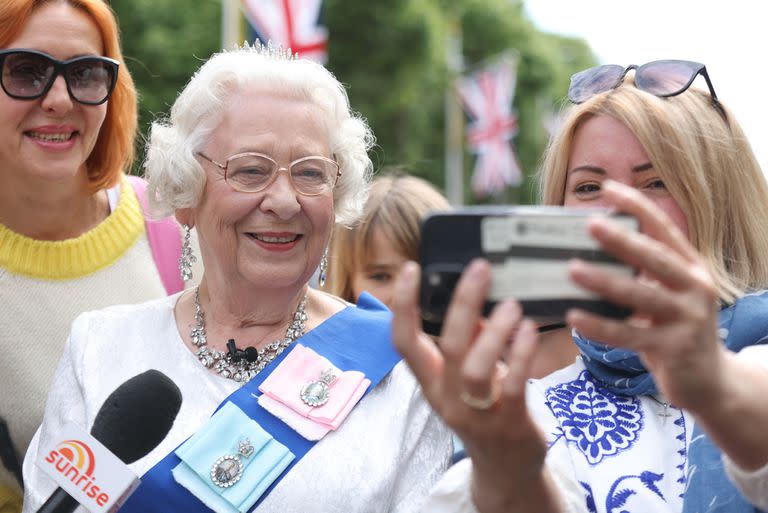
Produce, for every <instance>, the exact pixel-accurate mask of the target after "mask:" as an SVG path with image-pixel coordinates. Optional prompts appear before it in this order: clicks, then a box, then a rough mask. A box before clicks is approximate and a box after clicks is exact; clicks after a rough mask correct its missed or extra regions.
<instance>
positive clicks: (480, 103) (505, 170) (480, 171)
mask: <svg viewBox="0 0 768 513" xmlns="http://www.w3.org/2000/svg"><path fill="white" fill-rule="evenodd" d="M515 82H516V73H515V61H514V60H513V59H498V60H496V61H495V62H493V63H492V64H490V65H488V66H487V67H485V68H484V69H482V70H480V71H478V72H476V73H473V74H472V75H470V76H466V77H462V78H461V80H460V81H459V96H460V97H461V101H462V103H463V104H464V108H465V110H466V112H467V114H468V115H469V117H470V118H471V121H470V124H469V126H468V127H467V141H468V143H469V146H470V149H471V150H472V152H473V153H475V154H477V161H476V163H475V169H474V174H473V176H472V188H473V190H474V191H475V193H476V194H477V195H479V196H487V195H489V194H493V193H494V192H499V191H502V190H504V188H506V187H508V186H510V185H519V184H520V182H521V181H522V178H523V175H522V172H521V170H520V164H519V162H518V160H517V156H516V155H515V153H514V151H513V149H512V145H511V140H512V138H513V137H515V135H517V131H518V126H517V116H516V115H515V113H514V112H513V111H512V98H513V97H514V94H515Z"/></svg>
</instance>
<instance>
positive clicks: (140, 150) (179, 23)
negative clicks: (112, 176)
mask: <svg viewBox="0 0 768 513" xmlns="http://www.w3.org/2000/svg"><path fill="white" fill-rule="evenodd" d="M111 5H112V9H114V11H115V14H116V15H117V17H118V20H119V23H120V28H121V39H122V45H123V54H124V56H125V61H126V64H127V65H128V67H129V69H130V71H131V74H132V75H133V79H134V81H135V82H136V89H137V90H138V93H139V129H140V135H139V137H138V138H137V152H136V155H137V158H136V161H135V163H134V172H135V173H137V174H140V166H141V162H142V160H143V157H144V144H145V140H146V136H147V133H148V130H149V126H150V124H151V122H152V121H154V120H156V119H158V118H160V117H163V116H167V115H168V112H169V110H170V106H171V105H172V104H173V102H174V100H175V99H176V96H177V95H178V93H179V91H181V89H182V88H183V87H184V85H185V84H186V83H187V81H189V78H190V77H191V76H192V73H194V71H195V70H196V69H197V68H198V67H199V66H200V64H201V63H202V62H203V61H205V59H207V58H208V57H210V55H211V54H212V53H213V52H215V51H216V50H218V49H219V44H220V43H219V41H220V19H221V5H220V2H219V0H197V1H196V2H194V5H193V4H192V3H188V2H180V1H179V0H113V1H112V4H111Z"/></svg>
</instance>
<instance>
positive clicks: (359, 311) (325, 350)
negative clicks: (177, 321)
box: [120, 293, 401, 513]
mask: <svg viewBox="0 0 768 513" xmlns="http://www.w3.org/2000/svg"><path fill="white" fill-rule="evenodd" d="M390 319H391V313H390V312H389V310H387V308H386V306H384V305H383V304H382V303H380V302H379V301H378V300H376V299H375V298H374V297H373V296H371V295H369V294H365V293H364V294H363V295H361V296H360V299H359V301H358V304H357V307H348V308H346V309H344V310H342V311H341V312H339V313H338V314H336V315H334V316H333V317H331V318H330V319H328V320H327V321H325V322H324V323H322V324H321V325H320V326H318V327H317V328H315V329H313V330H312V331H310V332H309V333H307V334H306V335H304V336H303V337H301V338H300V339H299V340H300V342H301V344H302V345H304V346H305V347H308V348H311V349H313V350H314V351H315V352H317V353H318V354H320V355H322V356H324V357H325V358H327V359H328V360H329V361H330V362H331V363H332V364H333V365H335V366H336V367H338V368H339V369H340V370H342V371H348V370H358V371H361V372H363V373H364V374H365V376H366V377H367V378H368V379H370V380H371V386H370V387H368V390H367V391H366V394H367V393H368V392H370V391H371V390H372V389H373V388H374V387H375V386H376V385H377V384H378V383H379V382H380V381H381V380H382V379H383V378H384V377H385V376H386V375H387V374H389V372H390V371H391V370H392V368H393V367H394V366H395V365H396V364H397V363H398V362H399V361H400V359H401V357H400V355H399V354H398V353H397V352H396V351H395V348H394V346H393V345H392V342H391V333H390ZM294 347H295V344H294V345H292V346H291V347H289V348H288V349H286V350H285V351H284V352H283V353H282V354H281V355H280V356H278V357H277V358H275V360H274V361H272V362H271V363H270V364H269V365H268V366H267V367H266V368H265V369H264V370H263V371H262V372H260V373H259V374H258V375H257V376H256V377H254V378H253V379H252V380H251V381H249V382H248V383H247V384H245V385H243V386H242V387H241V388H240V389H239V390H237V391H236V392H234V393H233V394H232V395H230V396H229V397H227V398H226V399H225V400H224V401H223V402H222V403H221V404H220V405H219V406H218V408H217V411H218V410H219V409H220V408H222V406H223V405H225V404H227V403H232V404H234V405H235V406H237V407H238V408H240V409H241V410H242V411H243V412H245V414H246V415H248V417H250V418H251V419H253V420H254V421H255V422H257V423H258V424H259V426H261V428H263V429H264V430H265V431H266V432H267V433H269V434H270V435H272V437H273V438H274V439H275V440H276V441H277V442H279V443H280V444H282V445H284V446H285V447H287V448H288V449H289V450H290V452H291V453H293V455H294V456H295V458H294V459H293V461H292V462H291V463H290V464H289V465H288V466H287V467H286V469H285V470H284V471H283V472H282V474H280V476H279V477H278V478H277V479H276V480H275V481H274V482H273V483H272V484H271V486H269V487H268V488H267V489H266V491H265V492H264V493H263V494H262V495H261V497H260V499H259V500H258V502H256V504H255V506H254V508H252V509H251V511H253V509H256V508H257V507H258V505H259V504H260V503H261V501H262V500H264V498H265V497H266V496H267V495H269V493H270V491H272V489H273V488H274V487H275V485H277V483H279V482H280V480H281V479H282V478H283V477H284V476H285V475H286V474H287V473H288V472H290V470H291V469H292V468H293V465H295V464H296V463H297V462H298V461H299V460H300V459H301V458H302V457H303V456H304V455H305V454H306V453H307V452H309V450H310V449H312V447H314V445H315V443H317V442H314V441H310V440H307V439H305V438H303V437H302V436H301V435H299V434H298V433H296V431H294V430H293V429H292V428H290V427H289V426H287V425H286V424H285V423H284V422H283V421H281V420H280V419H278V418H277V417H275V416H273V415H272V414H271V413H269V412H267V411H266V410H264V409H263V408H262V407H261V406H260V405H259V404H258V401H257V400H256V399H255V398H254V396H258V395H261V392H260V391H259V385H260V384H261V383H262V382H263V381H264V380H265V379H266V377H267V376H268V375H269V374H270V373H271V372H272V371H273V370H274V369H275V367H277V366H278V365H279V364H280V362H282V361H283V359H284V358H285V357H286V356H287V355H288V354H289V353H290V352H291V350H292V349H293V348H294ZM363 397H365V396H363ZM184 400H193V398H187V397H185V398H184ZM327 436H334V435H333V433H329V434H328V435H327ZM180 461H181V460H180V459H179V457H178V456H177V455H176V452H175V451H174V452H171V453H170V454H168V455H167V456H166V457H165V458H163V459H162V460H161V461H159V462H158V463H157V464H156V465H155V466H154V467H152V468H151V469H149V470H148V471H147V472H146V473H145V474H144V475H143V476H142V477H141V485H140V486H139V487H138V489H137V490H136V491H135V492H134V493H133V495H131V496H130V498H129V499H128V500H127V501H126V503H125V504H124V505H123V507H122V508H120V513H169V512H185V513H186V512H190V513H193V512H208V511H210V509H209V508H208V507H206V506H205V505H204V504H203V503H202V502H200V501H199V500H198V499H197V498H196V497H195V496H193V495H192V494H190V493H189V492H188V491H187V490H186V489H185V488H184V487H182V486H181V485H179V484H178V483H177V482H176V481H175V480H174V478H173V476H172V474H171V471H172V470H173V468H174V467H176V466H177V465H179V463H180Z"/></svg>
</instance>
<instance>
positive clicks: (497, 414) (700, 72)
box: [393, 60, 768, 513]
mask: <svg viewBox="0 0 768 513" xmlns="http://www.w3.org/2000/svg"><path fill="white" fill-rule="evenodd" d="M697 77H699V78H703V79H704V80H705V83H706V85H707V89H704V90H702V89H698V88H692V87H691V84H692V83H693V82H694V80H695V79H697ZM569 97H570V98H571V100H572V101H573V102H574V103H575V104H577V105H575V106H574V107H573V108H572V109H570V111H569V112H568V113H567V115H566V118H565V121H564V123H563V126H562V129H561V131H560V133H559V134H558V135H557V136H556V137H555V138H554V140H553V141H552V142H551V145H550V148H549V149H548V152H547V155H546V159H545V161H544V164H543V169H542V184H543V199H544V202H545V203H547V204H556V205H566V206H579V207H587V206H596V207H597V206H603V207H604V206H612V207H614V208H616V209H618V210H620V211H622V212H626V213H629V214H631V215H634V216H635V217H637V218H638V220H639V221H640V228H641V230H640V232H639V233H637V232H627V231H625V230H623V229H622V228H621V227H619V226H618V225H616V224H615V223H612V222H611V221H610V220H608V219H605V218H602V219H600V218H596V219H594V220H592V221H591V223H590V233H591V235H592V236H593V237H594V238H595V239H596V240H597V241H598V243H600V245H601V246H602V247H603V249H605V250H606V251H608V252H610V253H611V254H613V255H614V256H616V258H618V259H620V260H622V261H625V262H627V263H629V264H631V265H632V266H633V267H635V268H636V269H638V271H639V273H638V275H637V276H635V277H623V278H618V277H615V276H611V275H607V274H606V273H605V272H604V271H601V270H600V269H598V268H596V267H595V266H593V265H590V264H588V263H586V262H578V261H575V262H572V264H571V268H570V278H571V280H572V281H573V282H574V283H576V284H577V285H579V286H581V287H583V288H584V289H586V290H589V291H591V292H593V293H595V294H597V295H599V296H601V297H604V298H606V299H608V300H610V301H613V302H615V303H617V304H621V305H624V306H626V307H629V308H631V309H632V310H633V311H634V314H633V315H632V316H631V317H630V318H628V319H626V320H622V321H617V320H611V319H606V318H602V317H599V316H596V315H591V314H588V313H587V312H584V311H579V310H574V311H571V312H569V313H568V315H567V317H566V321H567V323H568V326H569V327H570V328H571V329H572V330H571V331H569V332H563V334H564V335H565V336H572V338H573V341H574V343H575V345H576V346H577V347H578V348H579V351H580V353H581V358H579V359H578V360H577V361H576V363H574V364H573V365H570V366H569V367H567V368H565V369H562V370H561V371H558V372H555V373H553V374H551V375H549V376H547V377H545V378H542V379H539V380H530V381H529V380H528V377H529V375H528V362H529V361H530V358H531V355H532V354H533V351H534V348H535V346H536V334H535V331H534V330H533V329H532V327H531V324H530V321H527V320H522V321H521V313H520V308H519V305H518V304H517V303H516V302H515V301H509V302H505V303H501V304H500V305H499V306H498V307H497V309H496V310H495V311H494V312H493V313H492V314H491V316H490V317H489V319H488V321H487V322H486V323H484V324H482V325H481V324H479V322H480V319H481V316H480V310H479V306H480V305H481V304H482V298H483V296H484V294H485V293H486V291H487V289H488V287H489V286H490V269H489V266H488V264H487V263H486V262H482V261H478V262H475V263H474V265H472V266H471V267H470V269H469V270H468V271H467V272H466V273H465V276H464V277H463V278H462V280H461V281H460V282H459V285H458V287H457V289H456V292H455V294H454V297H455V298H460V299H459V300H455V301H454V302H453V304H452V310H451V312H450V314H449V316H448V319H447V320H446V322H445V330H444V332H443V335H442V338H441V349H442V351H441V352H440V353H438V352H437V351H435V349H434V347H432V346H431V345H430V343H429V341H428V340H427V339H426V337H424V336H423V334H420V333H419V332H418V323H417V306H416V290H417V286H418V269H417V266H415V265H408V266H407V267H406V268H405V269H404V270H403V271H402V272H401V275H400V279H399V281H398V283H397V284H396V291H397V293H396V295H395V297H396V298H397V299H396V301H395V302H394V304H393V311H394V314H395V316H394V321H393V338H394V340H395V342H396V345H397V347H398V349H400V351H402V352H403V355H404V357H405V359H406V360H407V361H408V362H409V363H410V365H411V367H412V369H413V370H414V374H416V376H417V377H418V378H419V380H420V381H421V383H422V385H423V386H424V390H425V395H426V396H427V398H428V399H429V400H430V402H431V403H432V404H433V406H434V407H435V409H436V410H437V411H438V412H439V413H440V414H441V415H442V416H443V418H444V419H445V420H446V422H447V423H448V424H449V425H450V426H451V427H453V428H454V429H455V430H456V432H457V433H458V434H459V435H460V436H461V437H462V439H463V440H464V442H465V443H466V446H467V450H468V453H469V455H470V457H471V459H472V465H468V464H466V465H457V466H454V467H453V469H452V470H451V471H449V474H448V475H447V476H446V478H445V480H444V481H443V482H442V483H441V485H440V486H439V487H438V489H437V490H436V491H435V494H434V495H433V502H432V503H431V504H430V506H429V508H431V509H430V511H441V512H458V511H465V512H467V511H475V510H477V511H480V512H483V513H490V512H495V511H537V512H544V511H547V512H550V511H551V512H554V511H569V512H577V511H578V512H584V513H598V512H599V513H608V512H614V511H625V512H628V513H640V512H646V511H653V512H669V513H678V512H683V513H689V512H690V513H692V512H700V511H707V512H709V513H721V512H722V513H726V512H727V513H735V512H752V511H753V507H752V506H751V505H750V504H749V503H748V501H747V500H745V498H744V497H742V496H741V495H740V494H739V493H738V491H737V490H736V489H735V488H733V487H732V486H731V485H729V483H728V481H727V479H726V478H725V474H724V472H723V463H722V461H721V459H720V454H719V453H718V451H717V449H716V448H715V446H714V445H713V444H716V445H718V446H719V447H720V448H721V449H722V450H723V452H724V453H725V454H727V455H728V456H729V457H730V458H731V459H732V462H733V463H734V464H735V465H737V466H738V467H740V468H742V469H744V470H746V471H751V470H755V469H759V468H760V467H764V466H765V465H766V463H768V444H766V443H765V429H766V428H765V426H768V410H766V408H765V406H764V404H765V390H766V389H768V373H766V372H765V370H764V369H763V368H761V367H759V366H758V365H757V364H756V363H759V362H760V361H762V362H763V363H765V362H766V361H768V354H767V353H768V352H767V351H766V350H765V348H766V346H765V345H764V344H765V341H766V340H768V293H767V292H766V289H768V224H766V222H765V220H766V219H768V185H767V184H766V180H765V177H764V176H763V173H762V171H761V169H760V167H759V165H758V164H757V161H756V159H755V157H754V154H753V152H752V150H751V148H750V146H749V143H748V141H747V139H746V137H745V136H744V133H743V131H742V130H741V128H740V126H739V125H738V123H737V122H736V120H735V119H734V117H733V114H732V113H731V112H730V111H729V110H728V109H727V108H726V107H725V106H724V105H723V104H722V103H721V102H720V100H719V99H718V98H717V96H716V94H715V91H714V88H713V86H712V82H711V80H710V78H709V75H708V74H707V70H706V68H705V67H704V65H702V64H700V63H695V62H689V61H677V60H675V61H673V60H665V61H655V62H651V63H648V64H644V65H642V66H639V67H638V66H630V67H628V68H624V67H623V66H615V65H608V66H599V67H597V68H591V69H589V70H585V71H583V72H581V73H579V74H576V75H575V76H574V77H573V78H572V85H571V89H570V91H569ZM515 332H516V335H515ZM510 338H514V341H513V342H512V344H511V346H510V345H509V340H510ZM598 341H599V342H598ZM744 348H747V349H746V350H745V351H743V353H742V354H737V353H738V352H739V351H741V350H742V349H744ZM500 357H503V358H504V360H505V362H506V364H505V365H503V366H501V369H502V372H499V370H498V369H499V365H498V360H499V358H500ZM467 398H469V399H467ZM472 399H474V400H472ZM759 476H760V473H759V472H758V474H757V478H759Z"/></svg>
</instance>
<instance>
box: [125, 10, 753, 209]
mask: <svg viewBox="0 0 768 513" xmlns="http://www.w3.org/2000/svg"><path fill="white" fill-rule="evenodd" d="M740 2H743V4H744V5H743V6H741V8H735V7H734V8H732V7H731V4H734V6H735V5H737V4H740ZM707 3H708V0H699V1H698V2H694V1H693V0H690V1H689V0H674V1H671V2H670V1H665V2H663V3H662V1H661V0H658V1H657V0H647V1H644V2H641V3H630V2H625V1H618V0H611V1H609V0H579V1H576V2H574V1H572V0H571V1H568V0H527V1H524V0H196V1H195V2H189V1H187V0H112V2H111V5H112V7H113V9H114V10H115V12H116V14H117V16H118V18H119V22H120V26H121V29H122V41H123V50H124V54H125V57H126V61H127V64H128V66H129V68H130V70H131V72H132V73H133V76H134V79H135V80H136V83H137V87H138V89H139V94H140V116H141V119H140V127H141V131H142V134H146V131H147V128H148V126H149V123H150V122H151V121H152V120H154V119H156V118H158V117H162V116H165V115H167V113H168V110H169V106H170V105H171V104H172V103H173V101H174V99H175V98H176V95H177V93H178V91H179V90H180V89H181V88H182V87H183V86H184V84H185V83H186V82H187V80H188V79H189V77H190V76H191V75H192V73H193V72H194V71H195V70H196V69H197V68H198V67H199V66H200V64H201V63H202V61H204V60H205V59H206V58H207V57H208V56H210V55H211V54H212V53H213V52H215V51H217V50H219V49H221V48H231V47H232V46H233V45H235V44H238V43H242V42H243V41H244V40H248V41H254V39H256V38H259V39H261V40H267V39H272V40H275V41H280V42H283V44H285V43H286V42H288V43H290V45H291V46H292V48H293V49H294V51H298V52H299V54H300V56H306V57H309V58H313V59H316V60H319V61H321V62H323V63H324V64H325V65H326V67H327V68H328V69H329V70H331V71H332V72H333V73H334V74H335V75H336V76H337V77H338V78H339V79H340V80H341V81H342V82H343V83H344V84H346V85H347V87H348V93H349V97H350V102H351V104H352V107H353V108H354V109H355V110H357V111H359V112H360V113H361V114H362V115H363V116H364V117H365V118H367V119H368V121H369V123H370V124H371V126H372V128H373V131H374V133H375V134H376V137H377V146H376V147H375V149H374V151H373V152H372V154H371V158H372V160H373V162H374V166H375V168H376V170H377V171H378V170H379V169H381V168H383V167H385V166H391V165H397V166H404V167H405V168H407V169H408V170H409V171H410V172H411V173H412V174H415V175H418V176H421V177H423V178H425V179H427V180H429V181H430V182H432V183H434V184H435V185H436V186H437V187H438V188H440V189H441V190H442V191H443V192H445V193H446V195H447V196H448V198H449V200H450V201H451V202H452V203H453V204H477V203H522V204H526V203H532V202H535V200H536V186H535V183H534V181H533V179H532V176H533V174H534V173H535V171H536V168H537V165H538V163H539V159H540V157H541V154H542V151H543V150H544V147H545V145H546V142H547V139H548V137H549V133H550V131H551V130H553V129H555V128H556V126H557V117H558V112H559V110H560V109H561V108H562V106H563V105H564V97H565V94H566V92H567V89H568V83H569V78H570V75H571V74H573V73H574V72H576V71H580V70H582V69H584V68H587V67H590V66H593V65H596V64H601V63H618V64H624V65H626V64H629V63H630V62H632V63H637V64H642V63H644V62H647V61H649V60H654V59H663V58H680V59H689V60H698V61H700V62H704V63H705V64H707V67H708V70H709V72H710V76H711V77H712V80H713V83H714V86H715V89H716V91H717V92H718V95H719V96H720V97H722V99H723V100H724V101H725V102H726V103H727V104H728V105H729V106H731V107H733V108H734V110H736V116H737V118H738V119H739V120H740V121H742V123H743V125H744V126H745V129H746V130H747V134H748V136H750V137H751V140H752V143H753V145H755V144H756V140H757V139H760V140H762V139H764V138H765V137H764V134H759V130H761V129H762V123H763V122H764V120H765V119H766V116H765V115H763V116H762V119H760V120H759V121H755V122H754V124H751V123H752V122H751V121H749V120H748V119H747V118H748V116H747V114H746V112H747V111H749V113H750V114H753V115H754V114H759V113H760V112H761V111H762V113H763V114H764V113H765V109H766V106H765V105H764V102H762V103H763V104H762V105H756V103H759V96H758V94H759V93H756V94H755V96H754V97H751V98H748V97H747V98H746V101H745V102H744V104H745V105H746V104H748V105H749V107H742V108H739V109H737V105H736V103H737V102H736V101H735V99H736V98H737V97H739V96H742V97H744V96H745V95H744V94H743V91H746V89H743V90H740V89H739V88H738V87H736V85H729V82H730V83H731V84H733V83H734V82H736V83H738V84H740V87H744V86H745V81H747V80H749V81H753V80H754V81H755V87H757V86H762V85H764V84H765V83H766V82H765V80H760V77H761V76H762V77H764V76H765V73H766V71H765V68H764V67H763V68H761V69H757V68H758V67H759V66H758V65H757V64H756V60H755V59H754V56H756V51H757V49H758V48H759V47H762V48H765V47H766V46H768V45H765V44H762V43H765V37H766V36H765V30H764V29H762V28H758V27H757V23H758V20H759V19H760V17H759V16H757V12H756V9H757V8H758V6H759V2H750V1H749V0H732V1H731V2H729V3H728V4H727V5H724V6H723V4H721V3H716V2H711V6H712V7H713V9H708V8H707ZM752 4H757V6H756V5H752ZM715 7H717V9H715ZM723 8H725V9H727V11H725V12H722V9H723ZM753 11H754V12H753ZM702 20H704V21H702ZM707 23H709V25H708V24H707ZM751 24H754V28H755V29H756V30H754V37H757V38H758V39H757V40H756V41H754V42H751V41H750V42H744V41H739V40H738V39H736V40H734V38H736V37H738V35H739V34H741V35H742V37H743V34H745V33H752V32H750V31H747V30H745V27H747V26H749V27H752V25H751ZM760 39H762V41H760ZM758 45H759V46H758ZM729 50H730V51H729ZM716 55H717V56H724V57H718V59H720V60H716V59H715V56H716ZM747 55H752V56H753V57H752V58H749V61H747V59H748V57H747ZM728 63H730V64H731V65H732V66H731V67H729V66H728ZM738 64H741V66H742V68H741V69H733V65H738ZM750 64H754V66H753V67H750ZM744 68H747V69H744ZM728 79H730V81H729V80H728ZM747 102H748V103H747ZM742 111H744V112H742ZM749 119H754V116H752V117H749ZM751 134H756V135H751ZM757 134H759V135H760V137H759V138H758V137H757ZM139 144H140V145H141V146H143V140H142V141H140V143H139ZM755 147H756V150H757V149H758V148H757V146H755ZM138 156H139V158H138V159H137V164H136V168H135V169H134V172H136V173H140V169H139V166H140V162H141V160H142V158H143V148H139V153H138ZM758 157H759V158H760V159H761V164H763V166H764V168H765V166H766V159H765V156H764V154H761V153H760V152H759V151H758Z"/></svg>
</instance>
